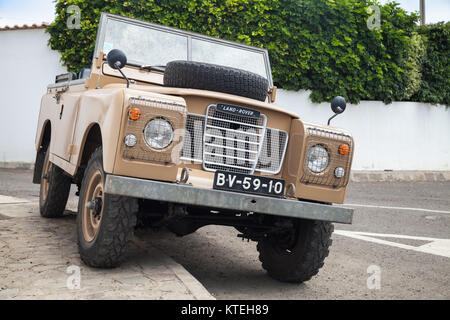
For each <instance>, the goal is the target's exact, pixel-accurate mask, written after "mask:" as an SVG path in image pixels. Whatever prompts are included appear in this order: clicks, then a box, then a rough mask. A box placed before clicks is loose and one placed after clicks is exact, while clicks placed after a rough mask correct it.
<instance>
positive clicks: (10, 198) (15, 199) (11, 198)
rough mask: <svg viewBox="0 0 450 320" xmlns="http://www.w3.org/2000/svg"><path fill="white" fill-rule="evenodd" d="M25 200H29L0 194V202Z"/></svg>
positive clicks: (7, 202) (20, 201) (8, 202)
mask: <svg viewBox="0 0 450 320" xmlns="http://www.w3.org/2000/svg"><path fill="white" fill-rule="evenodd" d="M26 202H30V201H29V200H26V199H20V198H15V197H10V196H2V195H0V204H12V203H26Z"/></svg>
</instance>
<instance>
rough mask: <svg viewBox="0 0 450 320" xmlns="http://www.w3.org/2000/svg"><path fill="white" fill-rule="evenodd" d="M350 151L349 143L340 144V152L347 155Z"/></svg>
mask: <svg viewBox="0 0 450 320" xmlns="http://www.w3.org/2000/svg"><path fill="white" fill-rule="evenodd" d="M349 151H350V148H349V146H348V144H341V145H340V146H339V153H340V154H343V155H345V154H348V153H349Z"/></svg>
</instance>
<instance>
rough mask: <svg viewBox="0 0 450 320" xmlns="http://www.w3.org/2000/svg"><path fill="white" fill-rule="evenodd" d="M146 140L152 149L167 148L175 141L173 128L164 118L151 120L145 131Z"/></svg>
mask: <svg viewBox="0 0 450 320" xmlns="http://www.w3.org/2000/svg"><path fill="white" fill-rule="evenodd" d="M144 139H145V142H147V144H148V145H149V146H150V147H151V148H154V149H164V148H167V147H168V146H169V145H170V143H171V142H172V140H173V128H172V126H171V125H170V123H169V122H168V121H166V120H164V119H162V118H157V119H153V120H150V121H149V122H148V123H147V125H146V126H145V129H144Z"/></svg>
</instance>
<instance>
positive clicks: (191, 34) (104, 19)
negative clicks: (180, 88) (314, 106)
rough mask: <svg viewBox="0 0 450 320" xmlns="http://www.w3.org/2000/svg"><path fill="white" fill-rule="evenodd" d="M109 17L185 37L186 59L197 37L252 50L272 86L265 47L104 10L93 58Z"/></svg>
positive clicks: (137, 63) (101, 41) (189, 56)
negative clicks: (262, 58)
mask: <svg viewBox="0 0 450 320" xmlns="http://www.w3.org/2000/svg"><path fill="white" fill-rule="evenodd" d="M110 19H111V20H117V21H120V22H124V23H129V24H134V25H137V26H140V27H145V28H150V29H155V30H158V31H163V32H169V33H173V34H177V35H181V36H185V37H187V51H188V52H187V59H188V61H191V60H192V57H191V55H192V39H198V40H202V41H208V42H212V43H217V44H222V45H227V46H230V47H233V48H237V49H242V50H247V51H252V52H255V53H259V54H262V55H263V57H264V65H265V68H266V73H267V76H266V78H267V80H268V81H269V87H273V81H272V70H271V68H270V60H269V54H268V51H267V49H264V48H258V47H253V46H249V45H245V44H242V43H239V42H234V41H229V40H223V39H219V38H215V37H210V36H205V35H202V34H199V33H195V32H191V31H185V30H180V29H177V28H172V27H166V26H163V25H160V24H156V23H150V22H145V21H141V20H137V19H132V18H128V17H123V16H119V15H115V14H111V13H106V12H103V13H102V14H101V16H100V21H99V24H98V30H97V38H96V41H95V49H94V60H95V59H96V58H98V57H99V55H100V51H101V50H102V48H103V45H104V41H105V35H106V25H107V21H108V20H110ZM117 49H120V48H117ZM127 64H129V65H132V66H137V67H141V66H142V64H143V63H142V62H139V61H128V62H127Z"/></svg>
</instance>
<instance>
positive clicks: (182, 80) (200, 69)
mask: <svg viewBox="0 0 450 320" xmlns="http://www.w3.org/2000/svg"><path fill="white" fill-rule="evenodd" d="M164 85H165V86H167V87H177V88H191V89H201V90H210V91H217V92H223V93H230V94H234V95H237V96H241V97H247V98H252V99H256V100H259V101H264V100H265V99H266V98H267V91H268V88H269V82H268V81H267V79H266V78H264V77H261V76H260V75H257V74H255V73H253V72H249V71H245V70H240V69H235V68H229V67H224V66H219V65H215V64H209V63H203V62H195V61H181V60H180V61H171V62H169V63H168V64H167V66H166V70H165V71H164Z"/></svg>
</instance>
